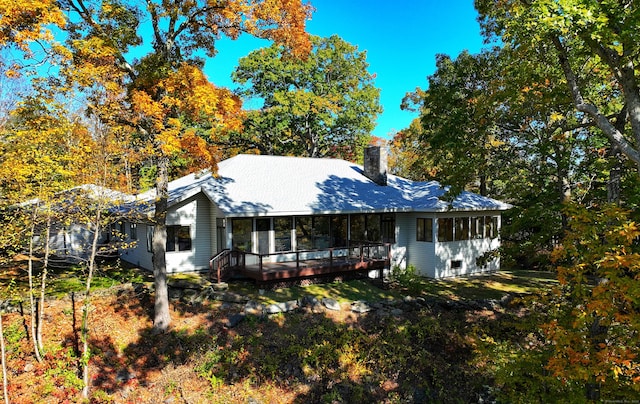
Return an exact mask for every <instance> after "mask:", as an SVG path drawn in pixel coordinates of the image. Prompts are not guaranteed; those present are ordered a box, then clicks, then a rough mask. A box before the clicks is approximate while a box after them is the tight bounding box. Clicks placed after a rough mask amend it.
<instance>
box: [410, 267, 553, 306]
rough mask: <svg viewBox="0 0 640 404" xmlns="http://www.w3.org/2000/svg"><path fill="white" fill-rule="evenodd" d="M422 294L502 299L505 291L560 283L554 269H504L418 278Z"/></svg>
mask: <svg viewBox="0 0 640 404" xmlns="http://www.w3.org/2000/svg"><path fill="white" fill-rule="evenodd" d="M416 282H417V283H418V285H419V286H417V285H413V286H412V289H419V290H420V294H422V295H427V296H439V297H446V298H449V299H454V300H456V299H500V298H501V297H502V296H504V295H505V294H507V293H509V294H531V293H534V292H536V291H538V290H544V289H548V288H551V287H553V286H554V285H555V284H557V279H556V277H555V274H554V273H552V272H542V271H526V270H502V271H500V272H495V273H491V274H483V275H474V276H468V277H462V278H455V279H441V280H435V279H425V278H418V279H417V280H416Z"/></svg>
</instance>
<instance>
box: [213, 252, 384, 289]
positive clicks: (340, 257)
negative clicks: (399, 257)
mask: <svg viewBox="0 0 640 404" xmlns="http://www.w3.org/2000/svg"><path fill="white" fill-rule="evenodd" d="M389 251H390V245H388V244H380V243H378V244H368V245H362V244H360V245H357V246H354V247H350V248H349V247H346V248H338V249H333V248H330V249H325V250H313V251H296V252H288V253H280V254H277V253H276V254H254V253H247V252H242V251H229V250H225V251H223V252H221V253H219V254H218V255H216V256H214V257H212V259H211V261H210V269H211V272H210V274H211V275H210V277H211V278H212V279H214V280H217V281H218V282H221V281H223V280H228V279H230V278H232V277H243V278H249V279H252V280H254V281H256V283H259V284H262V283H268V282H287V281H295V280H302V279H312V278H323V277H330V276H343V275H354V274H357V273H366V272H368V271H372V270H379V271H380V273H382V270H383V269H384V268H388V267H389V263H390V256H389ZM310 254H316V255H324V257H320V258H312V259H303V258H302V257H304V256H308V255H310ZM292 255H295V259H291V258H290V257H291V256H292ZM247 258H249V260H250V262H257V263H254V264H247ZM287 258H288V259H287ZM274 261H276V262H274Z"/></svg>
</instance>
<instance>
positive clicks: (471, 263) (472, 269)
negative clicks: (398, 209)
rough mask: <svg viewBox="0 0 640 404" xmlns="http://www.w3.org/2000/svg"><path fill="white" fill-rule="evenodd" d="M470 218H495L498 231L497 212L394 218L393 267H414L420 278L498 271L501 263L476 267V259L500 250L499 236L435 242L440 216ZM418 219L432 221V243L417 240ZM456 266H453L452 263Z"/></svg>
mask: <svg viewBox="0 0 640 404" xmlns="http://www.w3.org/2000/svg"><path fill="white" fill-rule="evenodd" d="M470 216H497V217H498V229H499V228H500V226H501V223H500V213H499V212H477V214H475V215H474V214H473V213H472V212H446V213H438V214H434V213H399V214H397V215H396V231H397V237H396V240H397V243H396V245H394V247H393V258H392V264H391V265H392V266H398V267H400V268H406V267H407V266H408V265H413V266H414V267H415V268H416V271H417V273H418V274H419V275H421V276H426V277H429V278H447V277H454V276H460V275H469V274H473V273H483V272H492V271H497V270H499V269H500V260H499V258H495V259H493V260H491V261H489V262H487V264H486V265H485V266H478V265H476V259H477V258H479V257H480V256H482V255H483V254H484V253H486V252H488V251H491V250H495V249H497V248H498V247H500V239H499V238H498V237H496V238H493V239H489V238H480V239H470V240H462V241H446V242H439V241H438V222H437V219H438V218H439V217H442V218H444V217H447V218H455V217H470ZM418 218H431V219H433V229H432V240H433V241H417V237H416V233H417V231H416V222H417V219H418ZM454 263H455V264H458V265H459V267H457V268H456V267H455V265H453V264H454Z"/></svg>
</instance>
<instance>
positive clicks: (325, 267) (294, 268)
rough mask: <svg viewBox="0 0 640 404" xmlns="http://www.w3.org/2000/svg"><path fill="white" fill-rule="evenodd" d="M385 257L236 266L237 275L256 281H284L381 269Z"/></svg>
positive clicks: (384, 263) (384, 262)
mask: <svg viewBox="0 0 640 404" xmlns="http://www.w3.org/2000/svg"><path fill="white" fill-rule="evenodd" d="M386 262H387V260H386V259H366V260H364V261H360V260H358V259H341V260H333V263H329V262H328V261H327V260H307V261H302V262H300V265H297V264H296V262H269V263H263V264H262V269H260V266H259V265H246V266H245V267H244V268H236V269H235V270H234V272H235V273H236V274H237V275H240V276H243V277H247V278H251V279H253V280H255V281H256V282H258V283H262V282H271V281H286V280H293V279H304V278H316V277H322V276H327V275H339V274H345V273H350V272H364V271H370V270H381V269H384V268H385V265H386Z"/></svg>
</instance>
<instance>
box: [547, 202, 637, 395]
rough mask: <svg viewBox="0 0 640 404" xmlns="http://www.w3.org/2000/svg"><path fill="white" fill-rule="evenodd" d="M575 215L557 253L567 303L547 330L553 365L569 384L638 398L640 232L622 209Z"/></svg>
mask: <svg viewBox="0 0 640 404" xmlns="http://www.w3.org/2000/svg"><path fill="white" fill-rule="evenodd" d="M568 214H569V217H570V222H569V223H570V226H571V227H570V231H569V232H568V234H567V236H566V238H565V240H564V242H563V243H562V246H560V247H559V248H558V249H557V250H556V251H555V252H554V259H555V260H556V262H557V263H558V264H559V266H558V280H559V282H560V287H559V288H558V289H557V290H556V291H555V293H556V294H557V296H558V298H560V299H559V300H557V301H558V304H557V305H556V306H555V309H554V310H553V311H554V314H555V315H554V316H553V317H554V319H553V320H551V321H550V322H549V323H547V324H546V325H544V326H543V330H544V333H545V335H546V337H547V338H548V339H549V340H550V341H551V342H552V350H553V353H552V354H551V356H550V358H549V362H548V366H547V368H548V369H549V370H550V371H551V372H552V374H553V375H554V376H555V377H558V378H560V379H561V380H565V381H574V382H575V381H580V382H582V383H585V384H587V385H589V384H593V385H596V386H599V387H598V388H599V389H603V390H610V391H611V390H612V391H616V390H617V391H620V392H623V391H628V393H627V394H631V395H633V394H638V392H640V358H639V356H638V355H639V354H640V254H639V245H638V240H639V239H640V228H639V226H638V223H637V222H636V221H635V220H633V219H631V217H630V212H629V211H625V210H623V209H621V208H618V207H615V206H606V207H604V208H603V209H597V208H591V209H587V208H584V207H578V206H572V207H570V208H568ZM633 392H635V393H633ZM627 397H630V396H629V395H627Z"/></svg>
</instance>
